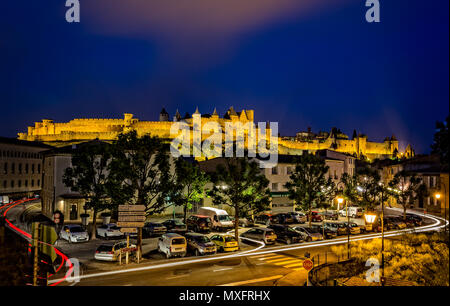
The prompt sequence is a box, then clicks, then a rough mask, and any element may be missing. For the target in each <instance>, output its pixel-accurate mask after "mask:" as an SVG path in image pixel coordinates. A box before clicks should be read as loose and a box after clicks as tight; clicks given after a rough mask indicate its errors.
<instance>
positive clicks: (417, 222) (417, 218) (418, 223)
mask: <svg viewBox="0 0 450 306" xmlns="http://www.w3.org/2000/svg"><path fill="white" fill-rule="evenodd" d="M406 218H407V219H410V220H413V221H414V224H415V226H421V225H422V223H423V218H422V217H421V216H418V215H415V214H410V213H407V214H406Z"/></svg>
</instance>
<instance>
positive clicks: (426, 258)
mask: <svg viewBox="0 0 450 306" xmlns="http://www.w3.org/2000/svg"><path fill="white" fill-rule="evenodd" d="M445 236H446V235H444V234H442V233H434V234H407V235H404V236H402V237H401V238H398V239H385V252H384V256H385V259H384V260H385V276H386V277H387V278H392V279H399V280H406V281H411V282H414V283H416V284H418V285H423V286H448V285H449V249H448V236H446V237H445ZM331 249H332V251H333V252H334V253H336V254H337V255H340V256H344V255H345V254H346V252H347V247H346V246H343V245H339V246H332V247H331ZM351 254H353V256H354V257H355V258H356V260H358V261H359V262H361V263H362V264H364V263H365V262H366V261H367V260H368V259H369V258H377V259H378V261H379V262H380V264H381V239H373V240H370V241H367V240H364V241H357V242H352V244H351ZM349 273H351V271H349ZM349 276H352V275H349Z"/></svg>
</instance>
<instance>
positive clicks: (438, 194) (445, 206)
mask: <svg viewBox="0 0 450 306" xmlns="http://www.w3.org/2000/svg"><path fill="white" fill-rule="evenodd" d="M441 184H442V185H444V193H446V191H447V190H446V186H445V184H444V182H441ZM434 197H435V198H436V199H437V200H440V199H441V197H442V195H441V194H440V193H439V192H438V193H436V194H435V195H434ZM444 222H445V223H444V224H445V227H444V231H445V232H447V199H446V197H445V194H444Z"/></svg>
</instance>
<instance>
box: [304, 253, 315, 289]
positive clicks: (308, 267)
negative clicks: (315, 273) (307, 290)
mask: <svg viewBox="0 0 450 306" xmlns="http://www.w3.org/2000/svg"><path fill="white" fill-rule="evenodd" d="M313 267H314V263H313V262H312V261H311V260H310V259H305V260H304V261H303V268H305V270H306V271H307V272H308V273H307V274H306V286H309V271H311V270H312V268H313Z"/></svg>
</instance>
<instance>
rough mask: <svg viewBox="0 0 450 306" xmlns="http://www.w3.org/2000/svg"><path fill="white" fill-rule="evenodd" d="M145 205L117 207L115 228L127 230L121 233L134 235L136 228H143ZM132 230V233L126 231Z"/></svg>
mask: <svg viewBox="0 0 450 306" xmlns="http://www.w3.org/2000/svg"><path fill="white" fill-rule="evenodd" d="M145 219H146V217H145V205H119V219H118V220H117V226H118V227H123V228H127V229H125V231H122V232H123V233H136V232H137V231H134V230H136V227H144V222H145ZM132 228H134V230H133V231H127V230H128V229H132Z"/></svg>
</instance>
